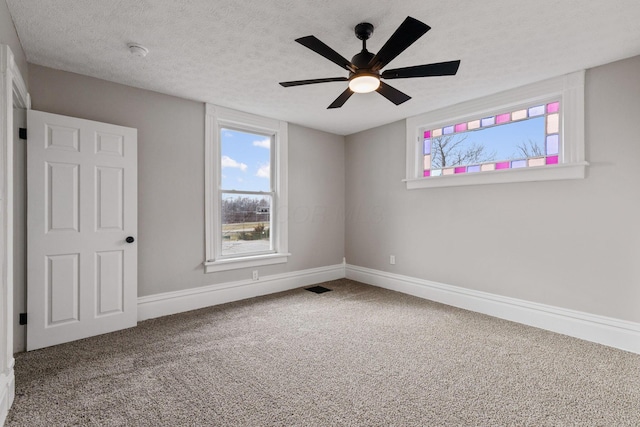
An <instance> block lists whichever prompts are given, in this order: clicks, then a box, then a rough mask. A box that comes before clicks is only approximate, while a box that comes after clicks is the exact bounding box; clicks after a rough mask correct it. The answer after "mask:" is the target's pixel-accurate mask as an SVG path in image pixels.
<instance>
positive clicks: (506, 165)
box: [496, 162, 511, 169]
mask: <svg viewBox="0 0 640 427" xmlns="http://www.w3.org/2000/svg"><path fill="white" fill-rule="evenodd" d="M509 167H511V162H498V163H496V169H509Z"/></svg>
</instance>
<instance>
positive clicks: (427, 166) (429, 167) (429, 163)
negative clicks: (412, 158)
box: [424, 156, 431, 169]
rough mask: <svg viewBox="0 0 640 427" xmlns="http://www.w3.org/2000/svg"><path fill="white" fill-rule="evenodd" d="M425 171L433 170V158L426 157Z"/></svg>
mask: <svg viewBox="0 0 640 427" xmlns="http://www.w3.org/2000/svg"><path fill="white" fill-rule="evenodd" d="M424 169H431V156H424Z"/></svg>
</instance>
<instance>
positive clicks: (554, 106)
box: [547, 102, 560, 114]
mask: <svg viewBox="0 0 640 427" xmlns="http://www.w3.org/2000/svg"><path fill="white" fill-rule="evenodd" d="M558 111H560V103H559V102H552V103H551V104H547V114H551V113H557V112H558Z"/></svg>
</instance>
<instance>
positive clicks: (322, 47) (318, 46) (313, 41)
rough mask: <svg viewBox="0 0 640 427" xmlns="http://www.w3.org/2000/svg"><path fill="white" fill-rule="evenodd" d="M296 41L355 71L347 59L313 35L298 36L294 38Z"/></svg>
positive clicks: (346, 68)
mask: <svg viewBox="0 0 640 427" xmlns="http://www.w3.org/2000/svg"><path fill="white" fill-rule="evenodd" d="M296 41H297V42H298V43H300V44H301V45H302V46H304V47H307V48H309V49H311V50H312V51H314V52H315V53H317V54H319V55H322V56H324V57H325V58H327V59H328V60H329V61H331V62H333V63H334V64H338V65H339V66H340V67H342V68H344V69H345V70H348V71H353V72H355V71H356V67H355V66H354V65H353V64H352V63H351V62H350V61H349V60H347V59H346V58H345V57H343V56H342V55H340V54H339V53H338V52H336V51H335V50H333V49H331V48H330V47H329V46H327V45H326V44H324V43H323V42H321V41H320V40H318V39H317V38H316V37H315V36H306V37H300V38H299V39H296Z"/></svg>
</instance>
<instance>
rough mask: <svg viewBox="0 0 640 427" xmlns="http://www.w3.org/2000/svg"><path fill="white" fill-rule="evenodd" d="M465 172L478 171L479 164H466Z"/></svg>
mask: <svg viewBox="0 0 640 427" xmlns="http://www.w3.org/2000/svg"><path fill="white" fill-rule="evenodd" d="M467 172H468V173H473V172H480V165H474V166H467Z"/></svg>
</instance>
